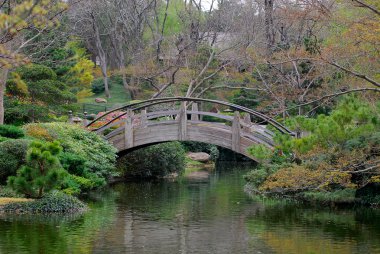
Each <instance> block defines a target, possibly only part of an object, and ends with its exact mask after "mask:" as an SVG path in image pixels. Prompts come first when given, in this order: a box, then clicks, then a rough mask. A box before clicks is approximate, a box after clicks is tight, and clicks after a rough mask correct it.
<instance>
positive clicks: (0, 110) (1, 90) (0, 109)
mask: <svg viewBox="0 0 380 254" xmlns="http://www.w3.org/2000/svg"><path fill="white" fill-rule="evenodd" d="M8 72H9V70H8V69H1V71H0V124H4V113H5V110H4V96H5V85H6V82H7V78H8Z"/></svg>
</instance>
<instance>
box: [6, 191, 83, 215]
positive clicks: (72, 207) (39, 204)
mask: <svg viewBox="0 0 380 254" xmlns="http://www.w3.org/2000/svg"><path fill="white" fill-rule="evenodd" d="M86 209H87V207H86V205H85V204H84V203H83V202H81V201H80V200H79V199H77V198H75V197H73V196H69V195H66V194H64V193H62V192H58V191H55V192H52V193H49V194H46V195H45V196H44V197H43V198H41V199H38V200H35V201H31V202H22V203H12V204H8V205H5V206H4V207H2V211H4V212H6V213H74V212H82V211H85V210H86Z"/></svg>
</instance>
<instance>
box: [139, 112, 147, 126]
mask: <svg viewBox="0 0 380 254" xmlns="http://www.w3.org/2000/svg"><path fill="white" fill-rule="evenodd" d="M140 115H141V118H140V121H141V123H140V125H141V128H146V127H147V126H148V118H147V116H146V109H143V110H141V113H140Z"/></svg>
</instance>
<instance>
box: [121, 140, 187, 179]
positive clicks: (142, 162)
mask: <svg viewBox="0 0 380 254" xmlns="http://www.w3.org/2000/svg"><path fill="white" fill-rule="evenodd" d="M184 167H185V150H184V149H183V147H182V145H181V144H180V143H179V142H169V143H162V144H158V145H153V146H149V147H146V148H141V149H139V150H136V151H133V152H131V153H129V154H127V155H125V156H123V157H121V158H120V159H119V161H118V168H119V170H121V174H122V175H123V176H124V177H126V178H128V177H132V178H133V177H163V176H165V175H168V174H170V173H179V172H181V171H182V170H183V169H184Z"/></svg>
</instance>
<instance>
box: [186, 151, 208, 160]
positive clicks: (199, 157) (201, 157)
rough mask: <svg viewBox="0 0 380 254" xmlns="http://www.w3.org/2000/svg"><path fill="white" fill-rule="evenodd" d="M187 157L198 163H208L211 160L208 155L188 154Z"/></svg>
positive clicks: (200, 153)
mask: <svg viewBox="0 0 380 254" xmlns="http://www.w3.org/2000/svg"><path fill="white" fill-rule="evenodd" d="M187 156H188V157H189V158H190V159H192V160H194V161H199V162H208V161H210V159H211V156H210V155H209V154H208V153H203V152H199V153H188V154H187Z"/></svg>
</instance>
